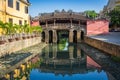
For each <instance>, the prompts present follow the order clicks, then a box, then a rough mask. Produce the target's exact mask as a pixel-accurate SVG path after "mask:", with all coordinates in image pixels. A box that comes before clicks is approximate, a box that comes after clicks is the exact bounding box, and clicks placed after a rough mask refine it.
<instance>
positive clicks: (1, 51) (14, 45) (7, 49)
mask: <svg viewBox="0 0 120 80" xmlns="http://www.w3.org/2000/svg"><path fill="white" fill-rule="evenodd" d="M40 42H41V37H34V38H30V39H25V40H24V39H22V40H19V41H13V42H8V43H5V44H3V45H0V57H1V56H4V55H5V54H11V53H12V52H15V51H19V50H21V49H24V48H27V47H30V46H33V45H35V44H38V43H40Z"/></svg>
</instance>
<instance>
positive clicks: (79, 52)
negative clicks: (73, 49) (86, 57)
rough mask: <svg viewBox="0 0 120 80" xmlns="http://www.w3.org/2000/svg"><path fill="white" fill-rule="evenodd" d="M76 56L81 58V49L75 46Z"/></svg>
mask: <svg viewBox="0 0 120 80" xmlns="http://www.w3.org/2000/svg"><path fill="white" fill-rule="evenodd" d="M77 58H78V59H80V58H81V50H80V49H78V48H77Z"/></svg>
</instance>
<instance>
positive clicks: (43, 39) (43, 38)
mask: <svg viewBox="0 0 120 80" xmlns="http://www.w3.org/2000/svg"><path fill="white" fill-rule="evenodd" d="M42 42H45V31H43V32H42Z"/></svg>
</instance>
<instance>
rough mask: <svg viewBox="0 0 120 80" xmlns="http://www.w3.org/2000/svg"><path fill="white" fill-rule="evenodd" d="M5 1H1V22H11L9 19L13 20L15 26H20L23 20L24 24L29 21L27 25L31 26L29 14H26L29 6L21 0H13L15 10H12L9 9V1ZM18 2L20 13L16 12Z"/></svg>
mask: <svg viewBox="0 0 120 80" xmlns="http://www.w3.org/2000/svg"><path fill="white" fill-rule="evenodd" d="M4 1H5V0H0V20H1V21H3V22H9V18H12V19H13V24H19V20H22V24H24V21H25V20H26V21H27V24H30V20H29V14H26V13H25V6H28V5H27V4H25V3H23V2H21V1H19V0H13V8H11V7H8V0H6V2H4ZM16 1H19V3H20V10H19V11H18V10H16ZM5 7H6V8H5ZM5 15H6V16H5ZM4 18H5V19H4Z"/></svg>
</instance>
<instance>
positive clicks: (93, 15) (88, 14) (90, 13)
mask: <svg viewBox="0 0 120 80" xmlns="http://www.w3.org/2000/svg"><path fill="white" fill-rule="evenodd" d="M84 13H85V14H86V17H88V18H90V19H95V18H96V17H97V15H98V14H97V13H96V12H95V11H94V10H92V11H90V10H87V11H85V12H84Z"/></svg>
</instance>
